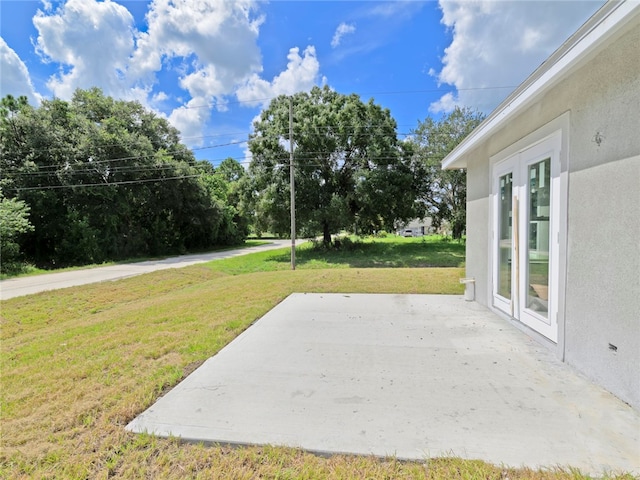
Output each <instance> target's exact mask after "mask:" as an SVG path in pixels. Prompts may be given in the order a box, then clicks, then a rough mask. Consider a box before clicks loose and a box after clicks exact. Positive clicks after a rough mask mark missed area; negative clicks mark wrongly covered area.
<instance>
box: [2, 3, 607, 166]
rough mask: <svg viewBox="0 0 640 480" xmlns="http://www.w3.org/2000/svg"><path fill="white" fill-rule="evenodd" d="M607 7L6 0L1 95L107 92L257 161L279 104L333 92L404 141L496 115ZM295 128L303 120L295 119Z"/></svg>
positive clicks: (206, 154) (204, 153) (214, 154)
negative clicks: (372, 108) (323, 89)
mask: <svg viewBox="0 0 640 480" xmlns="http://www.w3.org/2000/svg"><path fill="white" fill-rule="evenodd" d="M603 4H604V1H603V0H597V1H596V0H568V1H555V0H551V1H523V0H478V1H472V0H440V1H435V0H431V1H422V0H407V1H398V0H395V1H386V2H382V1H373V0H359V1H351V0H346V1H325V0H316V1H301V0H299V1H282V0H271V1H269V2H266V1H256V0H151V1H147V0H135V1H124V0H117V1H116V0H102V1H98V0H66V1H54V0H42V1H30V0H14V1H12V0H0V96H1V97H4V96H5V95H7V94H11V95H13V96H18V95H26V96H27V97H28V98H29V101H30V103H31V104H32V105H36V106H37V105H38V104H39V102H40V101H42V100H43V99H51V98H54V97H57V98H61V99H64V100H70V99H71V96H72V95H73V92H74V91H75V90H76V89H77V88H83V89H86V88H91V87H94V86H97V87H100V88H101V89H102V90H103V92H104V93H105V94H107V95H110V96H112V97H114V98H118V99H124V100H137V101H139V102H141V103H142V104H143V105H144V106H145V107H147V108H149V109H151V110H153V111H154V112H156V113H157V114H158V115H160V116H162V117H164V118H167V119H168V120H169V122H171V124H172V125H173V126H175V127H176V128H177V129H178V130H180V132H181V135H182V141H183V142H184V143H185V144H187V145H188V146H189V147H190V148H192V149H193V151H194V154H195V155H196V158H198V159H201V160H209V161H211V162H212V163H213V164H214V165H217V164H218V163H219V162H220V161H222V160H223V159H224V158H227V157H233V158H235V159H237V160H238V161H240V162H243V163H245V162H247V161H248V159H249V154H248V151H247V144H246V140H247V138H248V134H249V132H250V131H251V125H252V121H253V119H255V118H256V117H257V116H258V115H259V114H260V111H261V110H262V109H263V108H266V107H267V106H268V104H269V102H270V100H271V99H273V98H274V97H276V96H278V95H282V94H284V95H290V94H293V93H296V92H300V91H309V90H310V89H311V88H312V87H313V86H315V85H317V86H323V85H329V86H330V87H331V88H333V89H334V90H336V91H338V92H339V93H343V94H347V95H348V94H352V93H356V94H358V95H360V97H361V98H362V100H363V101H368V100H369V99H370V98H373V99H374V101H375V102H376V103H377V104H379V105H381V106H382V107H384V108H388V109H389V110H390V112H391V115H392V116H393V118H394V119H395V120H396V122H397V124H398V133H399V135H400V137H401V138H404V136H406V135H409V134H410V133H411V131H412V130H413V129H415V128H416V127H417V126H418V121H424V120H425V119H426V118H427V117H432V118H434V119H438V118H441V116H442V115H445V114H447V113H448V112H450V111H451V110H452V109H453V108H454V107H455V106H456V105H459V106H461V107H468V108H471V109H473V110H478V111H481V112H483V113H486V114H488V113H490V112H491V110H493V109H494V108H495V107H496V106H497V105H498V104H499V103H500V102H501V101H502V100H504V98H506V97H507V96H508V94H509V93H511V91H512V90H513V89H514V88H515V87H516V86H518V85H519V84H520V83H521V82H522V81H523V80H524V79H525V78H526V77H527V76H528V75H529V74H530V73H532V72H533V71H534V70H535V69H536V68H537V67H538V66H539V65H540V64H541V63H542V62H543V61H544V60H545V59H546V58H547V57H548V56H549V55H550V54H551V53H553V51H554V50H555V49H557V48H558V47H559V46H560V45H561V44H562V43H563V42H564V41H565V40H566V39H567V38H569V36H570V35H571V34H572V33H573V32H574V31H575V30H577V29H578V28H579V27H580V26H581V25H582V24H583V23H584V22H585V21H586V20H587V19H588V18H589V17H590V16H591V15H592V14H593V13H595V12H596V11H597V10H598V9H599V8H600V7H601V6H602V5H603ZM294 121H295V112H294Z"/></svg>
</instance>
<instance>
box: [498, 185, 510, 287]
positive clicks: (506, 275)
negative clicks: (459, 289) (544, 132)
mask: <svg viewBox="0 0 640 480" xmlns="http://www.w3.org/2000/svg"><path fill="white" fill-rule="evenodd" d="M498 183H499V186H498V188H499V192H498V195H499V201H498V223H499V225H498V228H499V231H500V236H499V239H498V242H499V243H498V249H499V260H498V261H499V265H498V295H500V296H502V297H504V298H506V299H511V252H512V250H513V246H512V242H511V237H512V235H513V202H512V200H511V197H512V192H513V187H512V185H513V174H512V173H507V174H506V175H503V176H502V177H500V179H499V181H498Z"/></svg>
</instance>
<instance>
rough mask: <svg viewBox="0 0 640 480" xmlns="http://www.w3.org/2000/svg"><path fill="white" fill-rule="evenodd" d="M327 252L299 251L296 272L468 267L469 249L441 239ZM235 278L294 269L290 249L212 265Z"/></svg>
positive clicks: (306, 247)
mask: <svg viewBox="0 0 640 480" xmlns="http://www.w3.org/2000/svg"><path fill="white" fill-rule="evenodd" d="M341 245H342V246H341V247H339V248H331V249H325V248H323V247H322V245H318V246H314V244H313V243H311V242H307V243H303V244H302V245H300V246H298V247H296V269H326V268H426V267H459V268H462V267H464V259H465V246H464V244H463V243H460V242H455V241H448V240H447V239H446V238H443V237H439V236H429V237H420V238H403V237H397V236H390V237H386V238H367V239H365V240H362V239H353V240H352V239H349V240H348V241H347V242H345V241H344V239H343V241H342V243H341ZM209 267H210V268H212V269H214V270H216V271H219V272H224V273H228V274H231V275H240V274H245V273H255V272H267V271H282V270H290V269H291V252H290V251H289V249H282V250H271V251H267V252H260V253H258V254H255V255H250V256H248V257H233V258H227V259H224V260H219V261H216V262H213V263H211V264H209Z"/></svg>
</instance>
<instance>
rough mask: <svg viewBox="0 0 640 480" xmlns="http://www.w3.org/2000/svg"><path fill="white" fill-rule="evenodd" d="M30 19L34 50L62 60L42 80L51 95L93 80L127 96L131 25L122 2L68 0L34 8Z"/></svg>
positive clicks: (68, 94) (65, 95)
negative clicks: (53, 7) (57, 5)
mask: <svg viewBox="0 0 640 480" xmlns="http://www.w3.org/2000/svg"><path fill="white" fill-rule="evenodd" d="M47 12H49V11H48V10H47ZM33 23H34V25H35V26H36V28H37V30H38V38H37V40H36V48H37V51H38V52H39V53H40V54H41V55H42V56H43V57H44V58H45V59H46V60H48V61H54V62H58V63H60V64H62V65H63V67H62V68H61V70H60V72H59V73H58V74H57V75H54V76H52V77H51V78H50V79H49V82H48V83H47V85H48V87H49V88H50V89H51V91H52V92H53V93H54V94H55V95H56V96H58V97H60V98H64V99H68V98H70V97H71V95H72V94H73V91H74V90H75V89H76V88H89V87H93V86H98V87H100V88H102V89H103V91H104V92H105V93H106V94H109V95H114V96H118V97H125V98H128V97H130V95H131V91H130V88H129V85H128V83H127V82H126V70H127V64H128V61H127V60H128V58H129V56H130V55H131V54H132V52H133V48H134V41H133V34H134V29H133V17H132V16H131V14H130V13H129V11H128V10H127V9H126V8H124V7H123V6H121V5H118V4H117V3H114V2H111V1H109V0H107V1H105V2H97V1H96V0H68V1H67V2H66V3H65V4H64V5H62V6H61V7H60V8H59V9H58V10H56V11H55V12H51V13H45V12H43V11H42V10H39V11H38V13H37V15H36V16H35V17H34V19H33Z"/></svg>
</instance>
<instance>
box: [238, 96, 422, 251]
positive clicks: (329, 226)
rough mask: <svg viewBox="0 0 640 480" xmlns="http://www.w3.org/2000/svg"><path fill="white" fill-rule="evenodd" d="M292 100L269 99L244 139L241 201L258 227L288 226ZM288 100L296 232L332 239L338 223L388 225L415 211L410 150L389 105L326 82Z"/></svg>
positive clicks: (278, 229) (277, 229)
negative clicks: (246, 155) (247, 160)
mask: <svg viewBox="0 0 640 480" xmlns="http://www.w3.org/2000/svg"><path fill="white" fill-rule="evenodd" d="M289 101H290V99H289V97H286V96H280V97H278V98H276V99H274V100H273V101H272V102H271V104H270V105H269V107H268V108H267V109H266V110H264V111H263V112H262V114H261V116H260V119H259V120H257V121H256V122H255V123H254V133H252V134H251V135H250V138H249V149H250V151H251V153H252V156H253V158H252V161H251V164H250V166H249V169H248V172H247V174H246V175H245V176H244V178H243V179H242V183H243V193H244V197H243V199H244V203H243V205H244V208H245V210H246V211H248V212H249V213H250V214H251V215H252V216H253V218H254V222H255V225H254V227H255V229H256V230H257V231H258V232H260V231H265V230H269V231H271V232H273V233H276V234H279V235H287V234H288V233H289V232H290V220H289V219H290V190H289V188H290V187H289V185H290V181H289V152H288V148H289ZM292 102H293V112H294V122H293V130H294V132H293V138H294V147H295V153H294V165H295V193H296V198H295V202H296V226H297V231H298V232H299V233H301V234H302V235H305V236H316V235H319V234H321V235H322V236H323V240H324V242H325V243H329V242H331V235H332V234H334V233H337V232H339V231H340V230H341V229H345V228H352V227H354V226H356V227H357V228H358V229H359V231H362V232H371V231H374V230H381V229H392V228H393V226H394V223H395V222H396V221H397V220H398V219H407V218H410V217H411V216H412V215H413V211H414V200H415V185H414V181H413V175H412V170H411V155H408V152H407V151H406V150H405V148H403V145H401V144H400V143H399V142H398V140H397V135H396V122H395V120H393V118H392V117H391V115H390V113H389V110H386V109H382V108H381V107H380V106H378V105H376V104H374V102H373V100H370V101H369V102H368V103H363V102H362V101H361V100H360V98H359V97H358V96H357V95H355V94H353V95H342V94H339V93H337V92H335V91H333V90H331V89H330V88H329V87H326V86H325V87H324V88H318V87H314V88H313V89H312V90H311V92H309V93H298V94H296V95H294V96H293V97H292Z"/></svg>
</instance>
